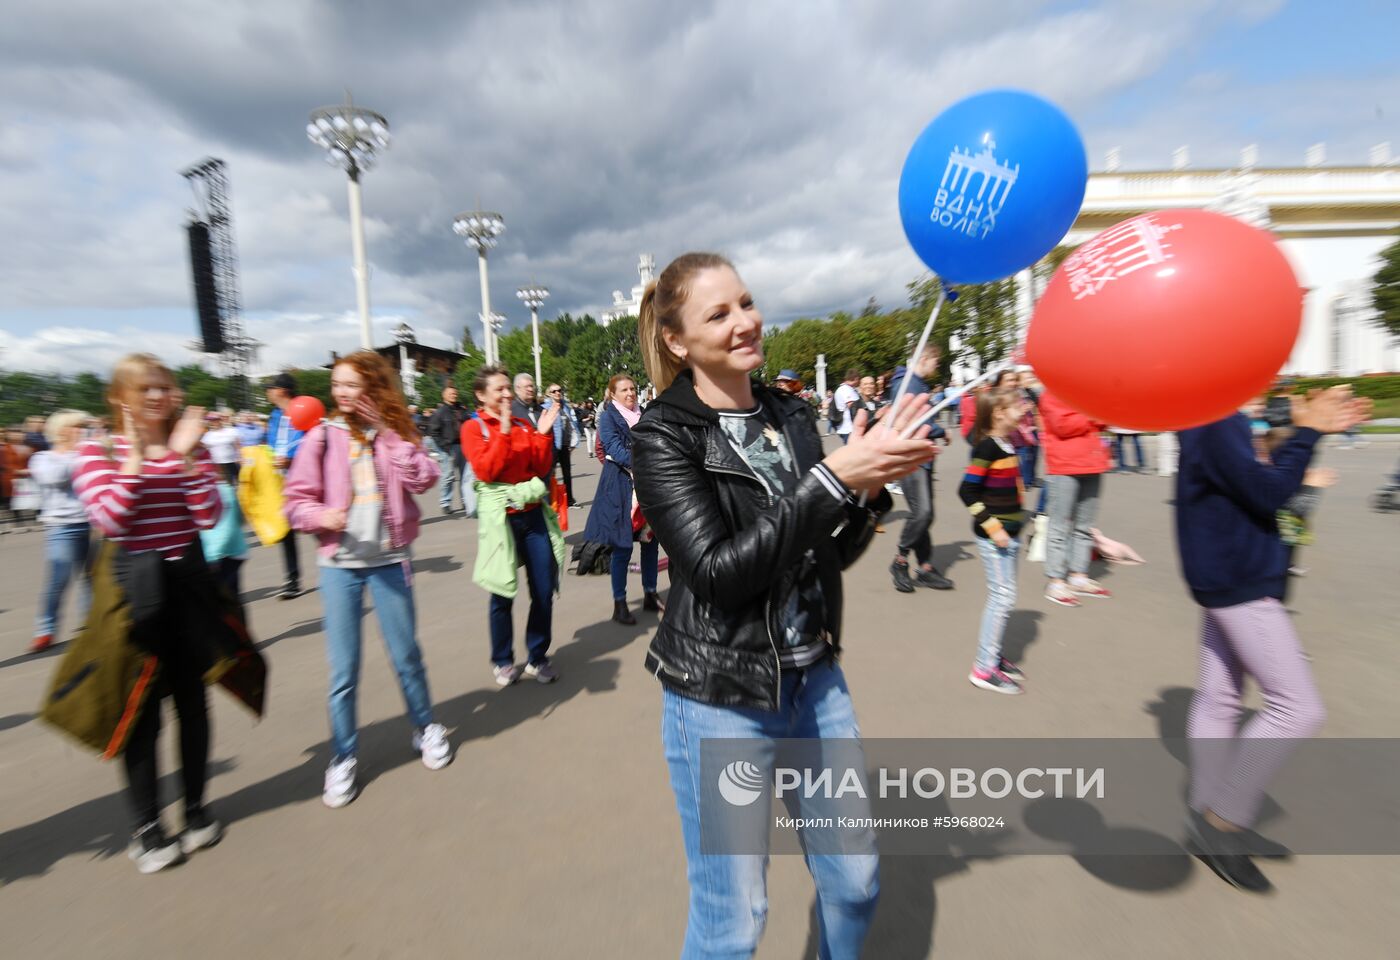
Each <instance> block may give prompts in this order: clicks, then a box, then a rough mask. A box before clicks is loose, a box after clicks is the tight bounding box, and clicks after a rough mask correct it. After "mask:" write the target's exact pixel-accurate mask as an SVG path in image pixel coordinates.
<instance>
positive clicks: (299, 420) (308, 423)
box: [287, 397, 326, 431]
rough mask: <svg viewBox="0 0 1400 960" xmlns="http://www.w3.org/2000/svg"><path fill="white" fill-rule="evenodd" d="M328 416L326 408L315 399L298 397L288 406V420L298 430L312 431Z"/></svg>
mask: <svg viewBox="0 0 1400 960" xmlns="http://www.w3.org/2000/svg"><path fill="white" fill-rule="evenodd" d="M325 415H326V408H325V406H324V405H323V404H322V403H321V401H320V400H317V399H316V398H315V397H297V398H295V399H294V400H292V402H291V403H289V404H287V418H288V419H289V420H291V422H292V426H293V427H294V428H295V429H297V430H303V431H305V430H310V429H311V428H312V427H314V426H316V424H318V423H320V422H321V420H322V419H323V418H324V417H325Z"/></svg>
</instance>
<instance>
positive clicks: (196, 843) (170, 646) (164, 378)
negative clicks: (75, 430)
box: [73, 353, 223, 873]
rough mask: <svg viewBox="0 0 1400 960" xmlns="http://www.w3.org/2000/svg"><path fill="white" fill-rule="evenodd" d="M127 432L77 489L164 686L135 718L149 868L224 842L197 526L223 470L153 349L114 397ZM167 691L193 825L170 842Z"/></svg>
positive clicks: (87, 470)
mask: <svg viewBox="0 0 1400 960" xmlns="http://www.w3.org/2000/svg"><path fill="white" fill-rule="evenodd" d="M107 400H108V403H109V404H110V405H111V408H112V416H113V420H114V422H116V423H118V424H120V425H121V432H120V433H118V434H116V435H114V436H112V437H110V438H109V439H108V440H107V441H106V442H99V441H88V442H86V443H84V444H82V445H81V446H80V447H79V448H78V462H77V467H76V470H75V472H74V476H73V488H74V490H75V491H76V492H77V494H78V497H79V498H80V499H81V500H82V502H83V507H84V508H85V510H86V511H87V515H88V519H89V520H91V522H92V524H93V525H94V526H96V527H98V528H99V529H100V530H101V531H102V532H103V533H104V534H105V535H106V537H107V539H108V540H110V541H112V542H113V543H115V544H116V546H117V549H116V551H115V552H114V555H113V569H114V571H115V573H116V579H117V582H118V584H119V585H120V586H121V587H122V589H123V591H124V592H125V593H126V595H127V601H128V610H129V612H130V615H131V620H132V624H131V641H132V642H133V643H134V644H136V645H137V646H139V647H141V648H142V649H144V650H146V651H148V652H149V653H152V654H154V655H155V656H156V658H157V661H158V663H159V665H160V686H159V687H158V688H157V689H156V691H154V693H155V695H153V696H150V697H148V698H147V700H146V703H145V706H144V708H143V709H142V711H141V714H140V716H139V717H138V718H137V719H136V720H135V723H134V725H133V727H132V730H131V734H130V737H129V739H128V741H127V745H126V750H125V752H124V754H123V759H124V761H125V767H126V775H127V785H128V794H129V796H130V800H131V805H132V810H133V813H134V825H135V830H134V833H133V835H132V838H131V842H130V843H129V844H128V847H127V853H128V855H129V856H130V857H131V859H132V860H134V861H135V862H136V865H137V868H138V869H139V870H140V871H141V872H142V873H152V872H154V871H156V870H160V869H163V868H164V867H167V866H170V865H171V864H174V863H178V862H179V861H180V860H182V859H183V857H184V855H185V854H189V853H193V852H194V851H195V850H198V849H200V848H201V847H207V846H210V845H212V844H214V843H216V842H218V840H219V838H220V837H221V836H222V833H223V828H222V826H221V825H220V824H219V822H218V821H217V820H214V819H213V818H212V817H211V816H209V814H208V813H207V812H206V811H205V809H204V782H205V771H206V767H207V765H208V758H209V718H208V707H207V704H206V702H205V695H204V670H205V668H206V667H207V666H208V664H206V663H205V662H203V656H202V654H201V653H200V647H201V643H200V641H201V639H202V636H203V635H204V634H205V633H207V632H208V629H209V628H208V626H207V624H208V622H209V618H210V611H209V610H207V609H204V608H203V607H202V606H201V604H200V603H199V602H198V601H197V599H196V598H198V597H201V596H208V593H207V591H205V590H202V589H197V587H202V586H203V585H204V580H205V579H206V578H208V577H209V576H210V573H209V570H208V567H207V566H206V565H205V563H204V557H203V554H202V553H201V551H200V546H199V531H200V530H207V529H209V528H211V527H213V526H214V524H215V523H217V522H218V520H219V514H220V512H221V510H222V503H221V501H220V499H219V493H218V489H217V487H216V486H215V480H216V478H217V474H216V472H215V469H216V468H215V467H214V465H213V464H212V463H211V462H210V460H209V454H208V451H206V450H205V449H204V448H203V447H202V446H201V445H200V442H199V441H200V438H201V436H202V435H203V432H204V423H203V419H204V411H203V410H202V409H200V408H198V407H190V408H188V409H186V410H185V411H184V412H183V414H182V413H181V411H180V392H179V388H178V387H177V385H176V382H175V378H174V376H173V375H172V374H171V372H170V370H169V369H167V368H166V367H165V365H164V364H162V363H161V362H160V360H158V359H157V358H156V357H154V356H152V355H150V354H144V353H139V354H131V355H130V356H127V357H124V358H123V359H122V360H121V361H120V362H119V363H118V364H117V366H116V369H115V370H114V371H113V373H112V383H111V386H110V387H109V388H108V391H107ZM166 694H169V695H170V696H171V697H172V698H173V699H174V701H175V709H176V712H178V713H179V715H180V760H181V766H182V770H181V773H182V779H183V781H184V785H185V830H184V831H183V832H182V833H181V834H180V835H179V837H178V839H174V840H172V839H167V837H166V835H165V832H164V830H163V829H162V826H161V822H160V815H159V806H158V803H157V793H156V775H157V771H156V738H157V736H158V735H159V733H160V702H161V700H162V699H163V697H164V696H165V695H166Z"/></svg>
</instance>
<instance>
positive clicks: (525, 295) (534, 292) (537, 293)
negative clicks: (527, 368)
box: [515, 284, 549, 390]
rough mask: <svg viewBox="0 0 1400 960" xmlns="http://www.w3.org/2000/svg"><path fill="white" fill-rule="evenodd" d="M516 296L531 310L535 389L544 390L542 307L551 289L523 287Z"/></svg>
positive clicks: (531, 286)
mask: <svg viewBox="0 0 1400 960" xmlns="http://www.w3.org/2000/svg"><path fill="white" fill-rule="evenodd" d="M515 295H516V296H517V297H519V298H520V300H521V302H523V303H524V304H525V306H527V307H529V308H530V329H531V330H532V331H533V333H534V336H535V389H536V390H542V389H544V384H543V383H542V382H541V380H540V377H541V374H540V307H541V306H542V305H543V304H544V302H545V300H546V299H548V298H549V288H548V287H542V286H540V285H539V284H532V285H530V286H528V287H521V288H520V289H519V290H517V291H515Z"/></svg>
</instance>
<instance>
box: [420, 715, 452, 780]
mask: <svg viewBox="0 0 1400 960" xmlns="http://www.w3.org/2000/svg"><path fill="white" fill-rule="evenodd" d="M413 750H414V752H415V753H419V754H421V755H422V757H423V766H425V767H427V768H428V769H429V770H441V769H442V768H443V767H445V766H447V765H448V764H449V763H451V762H452V747H451V746H450V745H449V744H448V742H447V728H446V727H444V726H443V725H442V724H440V723H430V724H428V725H427V726H426V727H424V728H423V729H422V730H415V731H413Z"/></svg>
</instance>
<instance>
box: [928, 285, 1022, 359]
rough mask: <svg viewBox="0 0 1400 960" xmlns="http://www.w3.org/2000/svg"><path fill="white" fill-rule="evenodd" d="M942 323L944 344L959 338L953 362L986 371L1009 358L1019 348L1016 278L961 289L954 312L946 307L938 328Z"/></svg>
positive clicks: (941, 341) (954, 303)
mask: <svg viewBox="0 0 1400 960" xmlns="http://www.w3.org/2000/svg"><path fill="white" fill-rule="evenodd" d="M940 324H941V325H943V327H944V330H945V331H946V334H947V335H946V337H942V338H940V341H939V342H940V343H941V344H945V345H946V344H948V343H949V341H950V340H951V338H952V335H953V334H954V333H956V334H957V335H958V342H959V349H958V350H957V351H956V354H957V356H956V357H950V358H949V360H950V362H951V360H958V361H961V362H962V363H965V364H967V363H971V364H973V365H974V366H976V367H977V369H978V370H985V369H986V368H987V367H988V366H990V365H991V364H993V363H996V362H997V361H999V360H1003V359H1005V358H1006V357H1007V356H1008V355H1009V354H1010V353H1011V350H1012V348H1013V347H1014V346H1015V345H1016V326H1017V320H1016V280H1015V278H1014V277H1008V278H1006V279H1005V280H994V281H992V282H991V283H979V284H969V285H968V286H963V287H959V288H958V299H957V300H955V301H953V304H952V307H951V309H950V308H948V307H945V308H944V310H943V315H942V316H941V317H939V322H938V324H935V329H937V327H938V326H939V325H940ZM944 352H945V353H947V352H948V350H947V349H946V348H945V351H944Z"/></svg>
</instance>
